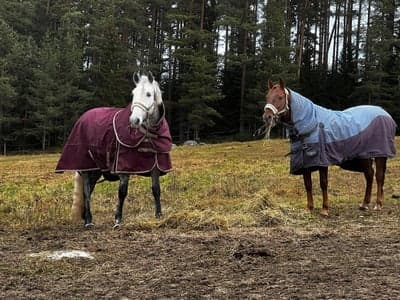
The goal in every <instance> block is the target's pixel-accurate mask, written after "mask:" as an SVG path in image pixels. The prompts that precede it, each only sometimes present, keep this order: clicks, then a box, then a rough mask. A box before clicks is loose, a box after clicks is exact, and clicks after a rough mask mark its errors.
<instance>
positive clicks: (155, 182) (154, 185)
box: [151, 167, 162, 218]
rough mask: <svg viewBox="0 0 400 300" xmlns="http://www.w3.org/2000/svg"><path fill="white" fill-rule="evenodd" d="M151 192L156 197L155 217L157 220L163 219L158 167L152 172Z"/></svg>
mask: <svg viewBox="0 0 400 300" xmlns="http://www.w3.org/2000/svg"><path fill="white" fill-rule="evenodd" d="M151 190H152V192H153V196H154V205H155V215H156V218H160V217H162V212H161V202H160V194H161V189H160V170H158V169H157V168H156V167H155V168H154V169H153V170H152V171H151Z"/></svg>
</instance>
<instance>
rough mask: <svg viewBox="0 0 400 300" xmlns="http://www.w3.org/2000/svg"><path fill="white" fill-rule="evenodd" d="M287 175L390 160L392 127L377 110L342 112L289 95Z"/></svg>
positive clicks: (393, 152)
mask: <svg viewBox="0 0 400 300" xmlns="http://www.w3.org/2000/svg"><path fill="white" fill-rule="evenodd" d="M290 96H291V100H290V101H291V102H290V105H291V107H290V109H291V117H292V122H293V125H292V126H293V128H292V129H291V130H292V131H293V135H292V136H291V149H290V150H291V151H290V154H291V159H290V172H291V173H292V174H296V175H297V174H303V171H304V169H306V168H311V169H312V168H318V167H327V166H329V165H342V164H343V163H345V162H346V161H351V160H353V159H357V158H359V159H365V158H374V157H394V156H395V155H396V148H395V143H394V137H395V133H396V123H395V122H394V120H393V119H392V117H391V116H390V115H389V114H388V113H387V112H386V111H385V110H383V109H382V108H381V107H378V106H372V105H361V106H355V107H352V108H349V109H346V110H344V111H335V110H330V109H327V108H324V107H321V106H319V105H316V104H314V103H313V102H312V101H310V100H309V99H307V98H306V97H304V96H302V95H300V94H298V93H296V92H294V91H291V93H290Z"/></svg>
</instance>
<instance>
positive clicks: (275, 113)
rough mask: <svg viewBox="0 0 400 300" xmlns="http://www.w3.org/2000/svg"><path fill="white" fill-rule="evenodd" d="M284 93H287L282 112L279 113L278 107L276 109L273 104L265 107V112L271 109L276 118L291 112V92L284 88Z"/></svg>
mask: <svg viewBox="0 0 400 300" xmlns="http://www.w3.org/2000/svg"><path fill="white" fill-rule="evenodd" d="M284 91H285V107H284V108H283V109H282V110H281V111H279V110H278V109H277V108H276V107H275V105H273V104H271V103H267V104H266V105H265V106H264V111H265V110H266V109H267V108H269V109H270V110H271V111H272V113H273V114H274V117H279V116H280V115H281V114H283V113H285V112H287V111H289V99H288V98H289V91H288V90H287V89H286V88H284Z"/></svg>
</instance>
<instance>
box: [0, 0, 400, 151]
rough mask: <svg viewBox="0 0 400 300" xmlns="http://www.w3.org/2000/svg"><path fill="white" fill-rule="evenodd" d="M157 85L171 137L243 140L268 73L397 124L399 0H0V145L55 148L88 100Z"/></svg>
mask: <svg viewBox="0 0 400 300" xmlns="http://www.w3.org/2000/svg"><path fill="white" fill-rule="evenodd" d="M146 70H148V71H151V72H152V73H153V74H154V75H155V77H156V79H157V80H158V81H159V83H160V85H161V88H162V91H163V99H164V102H165V105H166V108H167V119H168V121H169V124H170V127H171V131H172V134H173V137H174V140H175V141H176V142H179V141H183V140H184V139H188V138H190V139H203V140H207V139H211V138H220V137H228V138H231V139H239V138H249V137H250V136H251V134H252V133H253V132H254V130H255V129H256V128H257V127H258V126H260V124H261V113H262V107H263V102H264V97H265V90H266V82H267V80H268V79H273V80H277V79H278V78H282V79H284V80H285V81H286V82H287V84H288V85H289V87H291V88H293V89H296V90H298V91H300V92H301V93H303V94H304V95H306V96H308V97H309V98H311V99H312V100H314V102H316V103H318V104H320V105H324V106H327V107H329V108H332V109H343V108H347V107H350V106H353V105H358V104H375V105H381V106H383V107H384V108H385V109H387V110H388V111H389V112H390V113H391V114H392V115H393V117H394V118H395V120H396V121H397V122H399V121H400V107H399V101H400V1H399V0H382V1H374V0H320V1H311V0H302V1H300V0H283V1H282V0H263V1H262V0H207V1H206V0H196V1H194V0H181V1H179V0H178V1H171V0H154V1H146V0H96V1H95V0H74V1H71V0H63V1H61V0H59V1H57V0H53V1H50V0H0V142H1V145H2V148H3V149H2V150H3V151H2V152H5V151H7V150H14V151H23V150H26V149H48V148H49V147H55V146H60V145H62V144H63V142H64V141H65V139H66V137H67V136H68V133H69V131H70V130H71V127H72V126H73V123H74V121H75V120H76V119H77V118H78V117H79V115H80V114H82V112H84V111H85V110H87V109H89V108H92V107H96V106H121V107H123V106H126V105H127V104H128V103H129V102H130V100H131V90H132V88H133V82H132V75H133V73H134V72H136V71H146Z"/></svg>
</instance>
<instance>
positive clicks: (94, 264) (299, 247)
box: [0, 215, 400, 299]
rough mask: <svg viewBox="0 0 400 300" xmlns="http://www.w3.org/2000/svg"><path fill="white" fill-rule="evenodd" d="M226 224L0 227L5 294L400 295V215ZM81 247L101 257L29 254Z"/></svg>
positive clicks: (1, 294)
mask: <svg viewBox="0 0 400 300" xmlns="http://www.w3.org/2000/svg"><path fill="white" fill-rule="evenodd" d="M366 218H369V219H372V221H373V222H369V223H368V222H364V223H359V224H358V223H355V222H353V223H351V224H347V225H346V224H344V225H343V224H341V225H340V219H339V218H336V220H335V219H334V218H333V221H329V222H328V224H325V225H326V226H322V227H320V226H313V227H311V228H299V227H283V226H279V227H278V226H277V227H272V228H271V227H269V228H257V229H254V230H250V229H247V230H232V231H223V232H215V231H211V232H180V231H177V230H166V229H163V230H156V231H153V232H145V231H136V230H134V228H129V226H126V227H123V228H122V229H121V230H119V231H113V230H112V229H111V227H108V226H100V227H95V228H94V229H93V230H89V231H87V230H83V229H80V228H76V227H74V228H72V227H69V226H60V227H58V228H40V229H35V230H26V231H7V230H4V229H3V231H1V230H0V271H1V272H0V298H2V299H28V298H30V299H100V298H101V299H171V298H173V299H203V298H204V299H216V298H217V299H218V298H225V299H226V298H230V299H232V298H240V299H243V298H247V299H259V298H268V299H398V298H400V284H399V280H400V279H399V278H400V277H399V275H400V274H399V273H400V271H399V270H400V234H399V230H398V226H397V225H398V224H397V225H396V223H395V222H394V223H391V224H386V225H385V226H379V224H380V220H379V219H378V218H377V217H374V216H373V215H370V216H366ZM62 249H69V250H85V251H88V252H90V253H91V254H92V255H93V256H94V257H95V259H93V260H88V259H82V258H79V259H62V260H59V261H50V260H46V259H43V258H41V259H40V258H37V257H29V254H30V253H37V252H41V251H53V250H62Z"/></svg>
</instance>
